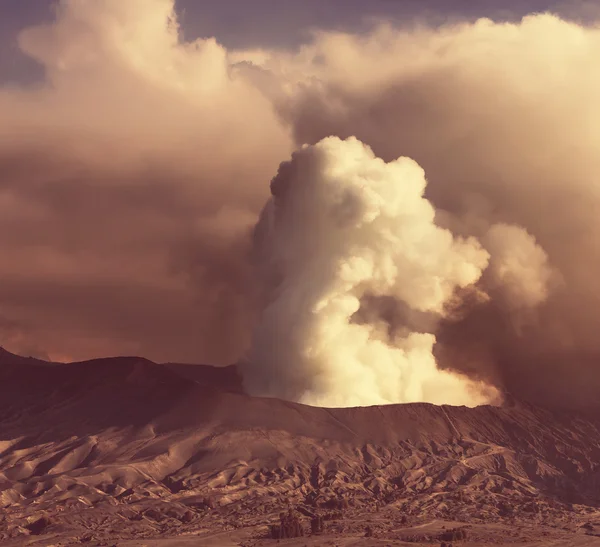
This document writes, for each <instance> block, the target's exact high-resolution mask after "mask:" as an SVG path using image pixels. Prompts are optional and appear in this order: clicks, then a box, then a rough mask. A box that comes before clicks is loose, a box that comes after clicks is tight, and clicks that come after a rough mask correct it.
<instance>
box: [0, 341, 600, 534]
mask: <svg viewBox="0 0 600 547" xmlns="http://www.w3.org/2000/svg"><path fill="white" fill-rule="evenodd" d="M599 465H600V416H591V415H583V414H577V413H573V412H567V411H564V410H561V411H558V410H548V409H542V408H538V407H535V406H533V405H529V404H526V403H521V402H516V401H512V402H509V403H507V404H505V405H504V407H502V408H495V407H479V408H474V409H468V408H466V407H449V406H444V407H437V406H433V405H429V404H411V405H391V406H385V407H368V408H350V409H324V408H314V407H308V406H303V405H299V404H294V403H290V402H285V401H280V400H276V399H260V398H252V397H249V396H247V395H245V394H244V393H243V392H242V390H241V382H240V379H239V376H238V374H237V371H236V370H235V367H227V368H223V369H217V368H213V367H206V366H201V365H197V366H196V365H177V364H166V365H161V364H156V363H153V362H151V361H148V360H145V359H140V358H135V357H123V358H113V359H101V360H94V361H88V362H82V363H72V364H51V363H45V362H41V361H36V360H34V359H23V358H18V357H17V356H11V354H9V353H8V352H6V351H3V352H2V353H1V354H0V505H1V506H2V507H3V515H4V516H3V518H2V519H0V537H2V538H4V540H5V542H6V545H23V544H24V543H23V542H24V541H25V539H26V540H27V542H32V544H39V545H46V544H50V543H51V542H56V541H58V538H62V541H65V539H64V538H72V539H73V538H84V539H89V540H90V541H92V544H94V543H93V542H94V541H96V542H99V543H102V542H103V541H104V542H106V541H113V542H114V541H116V540H117V539H119V540H120V541H122V542H125V541H126V540H131V541H134V540H136V539H140V538H155V539H156V538H160V537H162V538H174V537H180V538H181V537H183V536H182V534H190V533H191V534H193V536H190V537H196V538H197V537H198V536H201V537H204V538H205V539H204V543H201V544H209V543H208V542H209V537H210V538H214V537H215V534H217V533H220V534H223V533H225V532H226V533H227V534H229V536H231V537H238V536H239V537H240V538H246V539H244V541H246V542H247V541H251V540H250V539H248V538H249V537H250V538H252V537H254V538H255V539H254V540H252V541H254V542H259V541H263V540H261V539H260V537H262V536H264V535H265V533H266V526H267V525H269V524H272V523H275V522H278V519H279V517H278V515H279V512H280V511H281V510H285V509H287V507H288V506H289V504H292V505H293V506H294V508H295V510H297V511H300V513H301V514H302V515H303V518H304V519H305V520H306V526H307V527H308V528H309V526H308V523H309V521H310V519H311V518H313V517H315V516H316V515H317V514H321V515H323V516H325V517H327V518H329V519H330V520H329V521H328V533H330V534H333V536H332V537H338V538H342V537H351V538H352V537H354V538H360V537H362V536H364V532H365V528H366V526H367V524H365V523H366V522H368V521H367V520H366V519H371V521H370V522H371V524H368V525H369V526H371V528H372V529H374V536H375V537H379V538H384V539H385V540H386V541H388V543H387V544H397V545H401V544H403V543H402V540H403V539H404V540H406V539H411V538H412V539H414V540H419V541H420V540H423V541H425V539H426V537H437V536H436V534H437V535H439V534H442V533H443V532H442V531H441V530H442V529H441V528H440V527H441V526H442V523H444V524H443V525H444V526H448V527H450V526H452V525H454V524H455V525H456V526H466V525H469V526H470V527H471V531H470V537H471V539H472V541H475V542H477V541H480V540H481V541H488V540H490V541H491V540H492V539H493V538H494V537H496V538H498V537H503V538H504V540H506V539H507V538H508V537H509V536H507V534H513V535H514V534H516V535H515V537H514V539H515V541H516V540H517V539H518V538H521V539H527V537H531V538H532V539H533V538H535V537H536V535H537V534H538V533H540V532H536V530H538V531H540V530H543V531H544V533H546V534H547V536H548V538H559V539H560V538H565V537H569V538H577V541H580V540H585V541H588V540H589V541H592V540H593V541H596V540H599V541H600V537H596V536H595V534H596V531H595V530H596V529H595V527H594V519H595V518H596V511H597V510H596V508H597V507H598V506H600V472H599V471H598V469H599ZM41 517H47V519H48V520H47V521H42V523H41V524H40V526H41V528H42V529H41V533H40V534H33V535H32V534H31V530H29V529H27V525H28V524H30V523H31V522H33V521H36V520H37V519H40V518H41ZM333 517H335V518H333ZM436 523H437V524H436ZM453 523H454V524H453ZM598 523H599V524H600V515H599V516H598ZM584 525H586V526H585V527H584ZM436 526H438V528H439V529H436ZM432 527H433V528H432ZM494 527H495V528H494ZM503 527H506V528H503ZM430 529H431V530H430ZM598 529H599V533H600V527H599V528H598ZM428 530H429V531H428ZM34 531H37V530H35V526H34ZM236 534H237V535H236ZM244 534H245V535H244ZM519 534H520V535H519ZM86 535H87V536H86ZM229 536H227V537H228V539H227V541H233V539H231V538H230V537H229ZM186 537H187V536H186ZM220 537H221V540H219V541H225V539H223V537H225V536H220ZM52 538H54V539H52ZM148 540H149V539H148ZM148 540H145V541H148ZM164 541H167V539H164ZM211 541H212V540H211ZM241 541H242V540H241V539H240V541H239V542H238V543H231V544H232V545H236V544H241V543H240V542H241ZM264 541H267V540H264ZM290 541H292V540H290ZM315 541H316V540H315ZM361 541H376V539H372V540H366V539H365V540H361ZM392 541H396V542H397V543H390V542H392ZM569 541H575V540H574V539H570V540H569ZM242 543H243V542H242ZM2 544H3V545H4V543H2ZM109 544H112V543H109ZM126 544H128V543H119V545H126ZM220 544H223V545H225V544H227V543H215V545H220ZM302 544H303V545H304V543H302ZM366 544H370V543H365V545H366ZM375 544H378V543H373V545H375ZM472 544H473V545H476V544H478V543H472ZM532 544H534V543H532ZM548 544H550V543H548ZM582 544H584V543H582ZM131 545H134V543H131ZM182 545H183V544H182ZM314 545H320V543H318V542H317V543H314Z"/></svg>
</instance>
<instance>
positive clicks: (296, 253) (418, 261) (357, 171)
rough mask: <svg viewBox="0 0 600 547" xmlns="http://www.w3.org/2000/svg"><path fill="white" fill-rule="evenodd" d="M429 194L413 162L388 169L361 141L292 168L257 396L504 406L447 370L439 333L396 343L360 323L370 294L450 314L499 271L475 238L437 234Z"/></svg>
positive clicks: (272, 235)
mask: <svg viewBox="0 0 600 547" xmlns="http://www.w3.org/2000/svg"><path fill="white" fill-rule="evenodd" d="M425 186H426V180H425V175H424V172H423V170H422V169H421V168H420V167H419V165H418V164H417V163H415V162H414V161H413V160H411V159H408V158H399V159H397V160H396V161H393V162H390V163H385V162H384V161H383V160H381V159H379V158H377V157H375V156H374V154H373V152H372V151H371V149H370V148H369V147H368V146H366V145H364V144H363V143H361V142H360V141H358V140H357V139H355V138H349V139H347V140H345V141H342V140H340V139H338V138H335V137H329V138H326V139H324V140H322V141H321V142H319V143H318V144H317V145H315V146H305V147H303V148H302V149H301V150H300V151H298V152H296V153H295V154H293V156H292V160H291V162H286V163H283V164H282V165H281V166H280V169H279V172H278V174H277V176H276V177H275V178H274V179H273V181H272V183H271V189H272V193H273V197H272V199H271V201H270V202H269V203H268V204H267V207H266V208H265V210H264V212H263V217H262V219H261V222H260V224H259V226H258V227H257V234H256V245H257V248H256V252H257V261H258V263H259V271H260V275H261V276H262V281H263V283H264V284H265V286H266V287H269V289H270V290H268V291H267V303H266V306H265V309H264V312H263V315H262V318H261V321H260V324H259V325H258V327H257V328H256V331H255V337H254V345H253V349H252V351H251V354H250V356H249V359H248V363H247V365H246V367H245V369H244V375H245V381H246V387H247V388H248V390H249V391H250V392H251V393H253V394H256V395H266V396H275V397H281V398H285V399H291V400H296V401H299V402H303V403H307V404H312V405H319V406H358V405H370V404H386V403H401V402H415V401H425V402H432V403H450V404H465V405H471V406H472V405H477V404H482V403H486V402H489V401H492V400H493V399H495V398H496V395H497V394H496V392H495V390H493V389H492V388H489V387H488V386H485V385H482V384H478V383H475V382H473V381H471V380H469V379H467V378H466V377H462V376H459V375H457V374H454V373H450V372H447V371H442V370H439V369H438V368H437V366H436V362H435V358H434V356H433V353H432V350H433V346H434V344H435V336H434V335H433V334H428V333H419V332H411V333H408V334H407V335H405V336H403V337H402V338H401V339H395V340H390V339H389V337H388V335H387V333H386V332H384V331H383V330H382V329H381V328H380V327H379V326H378V325H372V324H358V323H356V322H353V321H352V318H353V315H354V314H355V313H356V312H357V311H358V310H359V308H360V302H361V298H363V297H364V296H367V295H369V296H371V295H372V296H392V297H394V298H395V299H398V300H401V301H402V302H404V303H405V304H406V305H407V306H408V307H409V308H411V309H414V310H417V311H422V312H433V313H436V314H443V312H444V305H445V304H446V303H447V302H448V301H449V300H450V299H451V298H452V296H453V294H454V292H455V290H456V289H457V288H463V287H467V286H469V285H472V284H473V283H475V282H476V281H477V280H478V279H479V278H480V276H481V273H482V270H483V269H484V268H485V267H486V266H487V263H488V258H489V255H488V253H487V251H485V250H484V249H483V248H482V247H481V246H480V245H479V243H478V242H477V241H476V240H475V239H460V238H454V237H453V235H452V234H451V232H449V231H448V230H445V229H442V228H439V227H438V226H436V224H435V223H434V216H435V211H434V209H433V207H432V205H431V204H430V203H429V202H428V201H427V200H426V199H425V198H424V197H423V192H424V190H425Z"/></svg>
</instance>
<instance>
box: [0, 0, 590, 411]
mask: <svg viewBox="0 0 600 547" xmlns="http://www.w3.org/2000/svg"><path fill="white" fill-rule="evenodd" d="M142 4H143V7H142ZM20 46H21V48H22V49H23V50H24V51H25V52H26V53H27V54H28V55H30V56H31V57H33V58H34V59H36V60H37V61H39V62H40V63H42V64H43V66H44V68H45V71H46V78H45V81H44V82H43V84H41V85H36V86H28V87H15V86H12V87H5V88H2V89H1V90H0V116H1V117H2V120H3V123H2V125H1V126H0V166H1V169H0V172H1V173H2V174H1V176H0V250H1V252H2V257H3V260H2V261H1V263H0V335H1V336H2V337H3V339H4V343H5V345H6V346H7V347H8V348H9V349H13V350H15V351H29V352H32V351H34V349H35V351H38V350H39V351H40V352H42V351H43V352H46V353H47V354H49V355H50V356H54V357H61V356H64V357H65V358H72V359H83V358H86V357H93V356H98V355H107V354H115V353H121V354H122V353H138V354H143V355H146V356H148V357H150V358H153V359H157V360H187V361H208V362H213V363H216V364H224V363H229V362H233V361H235V360H238V359H240V358H243V359H244V360H245V361H250V362H251V365H247V367H248V368H247V369H246V370H247V374H246V380H247V384H248V386H249V388H250V389H252V390H253V391H254V392H256V393H267V394H276V395H278V396H285V397H288V398H292V399H295V400H305V401H308V402H312V403H321V402H322V403H324V404H329V403H333V404H357V403H359V404H366V403H372V402H388V401H389V402H400V401H405V400H430V401H434V402H465V403H475V402H477V401H479V400H481V397H483V399H485V400H490V398H493V389H492V391H486V390H483V391H482V387H481V386H482V384H481V382H485V383H486V385H491V386H494V387H495V388H496V389H498V390H500V391H502V392H509V393H512V394H514V395H517V396H521V397H527V398H530V399H535V400H539V401H542V402H551V403H555V404H564V405H576V404H577V405H592V404H593V405H597V403H598V397H597V393H598V392H599V391H598V390H599V388H600V370H599V366H598V362H599V357H600V345H599V342H598V336H597V335H596V325H597V324H599V320H600V317H599V315H600V312H599V311H598V310H599V309H600V306H598V300H599V299H600V298H599V297H600V292H599V289H598V284H597V283H596V271H597V269H598V266H600V250H599V248H598V246H597V244H596V239H597V232H599V228H600V226H599V220H598V218H600V217H599V215H598V210H600V186H598V183H597V181H596V179H597V174H598V173H600V156H599V155H598V154H597V150H598V148H599V145H600V129H599V128H600V103H598V101H597V100H596V97H597V96H599V94H600V78H599V77H598V76H597V70H596V66H597V61H598V60H599V59H600V30H598V28H596V27H593V26H588V27H584V26H582V25H578V24H575V23H571V22H566V21H564V20H561V19H560V18H558V17H556V16H553V15H549V14H543V15H532V16H529V17H527V18H525V19H524V20H523V21H521V22H519V23H510V24H509V23H494V22H493V21H490V20H480V21H477V22H475V23H464V24H454V25H448V26H444V27H439V28H427V27H422V26H420V27H419V26H415V27H414V28H412V29H409V28H406V27H404V28H403V29H397V28H394V27H391V26H386V25H381V26H378V27H375V28H374V29H373V30H372V31H371V32H369V33H366V34H360V35H352V34H343V33H335V32H323V33H320V34H317V35H316V36H315V37H314V39H313V40H312V41H311V42H310V43H307V44H305V45H304V46H302V47H301V48H299V49H298V50H295V51H283V50H266V49H265V50H253V51H252V52H246V51H227V50H225V49H224V48H223V47H222V46H220V45H219V43H218V42H217V40H215V39H211V38H207V39H203V40H199V41H197V42H194V43H185V42H183V41H182V40H181V39H180V36H179V33H178V27H177V21H176V17H175V13H174V9H173V2H172V1H170V0H131V1H129V2H121V1H120V0H94V1H92V0H89V1H86V0H79V1H75V0H63V1H61V2H60V3H59V4H58V8H57V14H56V21H55V22H54V23H52V24H50V25H48V26H43V27H36V28H32V29H27V30H25V31H24V32H23V33H22V34H21V36H20ZM332 136H333V137H334V138H333V139H327V138H328V137H332ZM351 137H354V138H355V139H350V140H346V139H349V138H351ZM323 139H326V140H324V141H323ZM318 143H320V144H318ZM304 144H308V145H312V146H309V147H307V148H301V147H302V145H304ZM294 149H300V150H299V152H297V154H296V155H294V156H293V159H292V160H291V162H289V163H284V164H282V166H281V167H280V169H279V174H278V175H277V176H276V177H275V181H279V182H274V184H273V188H274V191H275V195H274V196H273V197H272V198H271V201H269V202H268V205H267V206H266V208H265V210H264V212H263V214H262V216H261V219H262V220H261V222H260V223H259V225H258V227H257V228H256V230H254V233H253V229H254V226H255V224H256V223H257V221H258V219H259V215H260V212H261V210H262V209H263V207H264V204H265V203H266V202H267V201H268V200H269V185H268V181H269V180H271V179H272V177H273V176H274V174H275V173H277V170H278V165H279V164H280V163H281V162H282V161H284V162H285V161H287V160H288V159H289V158H290V155H291V153H292V151H293V150H294ZM378 158H380V159H378ZM398 158H405V159H401V160H398ZM409 158H410V159H409ZM423 171H424V174H423ZM386 181H387V182H386ZM278 187H279V190H277V188H278ZM277 192H282V193H281V194H279V195H277ZM344 195H348V196H349V197H348V198H347V199H348V201H347V202H343V203H342V202H339V201H336V200H337V199H338V198H339V199H341V197H340V196H344ZM289 196H294V198H293V203H292V198H290V197H289ZM335 196H337V197H335ZM377 196H379V197H377ZM397 196H399V197H397ZM278 203H279V205H278ZM281 210H283V211H287V212H286V213H285V214H284V213H281V212H277V211H281ZM411 211H412V212H414V214H412V216H411V214H408V212H411ZM336 215H338V216H336ZM407 215H408V216H407ZM267 219H271V220H267ZM269 222H270V223H272V225H273V226H277V227H278V229H279V232H277V231H270V230H269V229H267V228H266V227H265V226H269V224H268V223H269ZM409 227H410V228H409ZM373 228H377V230H373ZM413 229H414V230H415V231H413ZM341 233H343V234H345V235H348V236H349V239H348V240H347V242H346V243H342V239H340V238H341V236H340V234H341ZM417 235H419V237H418V238H417V239H415V237H416V236H417ZM419 238H420V239H419ZM344 241H346V240H344ZM417 242H418V244H417ZM269 245H271V246H269ZM292 249H294V252H293V253H292ZM326 249H327V250H326ZM424 249H428V252H427V253H425V252H424ZM361 257H362V258H361ZM343 264H346V266H343V267H342V265H343ZM321 267H322V268H323V269H322V270H319V268H321ZM305 268H306V269H305ZM311 268H312V270H311ZM411 268H412V270H411ZM290 272H291V274H293V275H292V276H291V277H290ZM465 272H467V273H465ZM310 276H313V277H310ZM308 279H316V280H317V281H316V282H315V283H312V282H311V283H308V284H307V280H308ZM340 287H341V288H340ZM277 303H279V304H277ZM277 306H279V307H277ZM285 309H290V310H292V309H293V311H294V313H293V314H289V315H286V312H285ZM324 310H325V311H324ZM282 314H283V315H282ZM324 317H327V321H326V322H324V319H323V318H324ZM328 321H331V323H328ZM285 325H288V326H290V329H288V330H286V329H285ZM326 325H333V327H332V328H331V329H329V327H326ZM291 327H293V328H291ZM367 332H368V333H369V336H368V337H366V335H365V333H367ZM253 337H254V342H253V341H252V339H253ZM384 342H385V343H384ZM434 342H435V343H434ZM11 344H12V346H11ZM269 344H271V347H270V348H269V347H268V345H269ZM336 344H340V346H339V350H336V347H337V346H336ZM382 344H383V345H382ZM273 345H275V347H273ZM278 345H279V346H278ZM364 348H368V351H367V350H365V349H364ZM371 350H373V351H378V352H380V355H379V358H370V357H368V355H370V353H369V352H370V351H371ZM434 360H435V362H434ZM414 363H418V366H417V365H414V366H413V364H414ZM435 363H437V365H436V364H435ZM338 365H339V366H338ZM332 367H336V368H335V370H336V371H340V372H339V375H340V376H339V378H342V379H344V382H347V383H346V384H344V382H339V381H338V376H337V375H338V373H337V372H336V374H335V375H332V370H334V368H332ZM250 371H251V372H250ZM457 378H459V379H460V382H459V384H460V385H458V384H456V383H455V380H456V379H457ZM352 383H354V384H356V388H355V389H350V388H348V386H349V385H351V384H352ZM340 386H343V387H340ZM340 390H341V391H340ZM369 393H370V394H371V395H369ZM491 393H492V395H491Z"/></svg>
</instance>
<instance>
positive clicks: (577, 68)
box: [253, 14, 600, 404]
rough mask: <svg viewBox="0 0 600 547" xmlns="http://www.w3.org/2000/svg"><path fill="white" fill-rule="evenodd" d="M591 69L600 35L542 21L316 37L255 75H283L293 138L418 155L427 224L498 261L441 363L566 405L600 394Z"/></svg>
mask: <svg viewBox="0 0 600 547" xmlns="http://www.w3.org/2000/svg"><path fill="white" fill-rule="evenodd" d="M282 59H284V60H282ZM598 59H600V30H599V29H598V28H597V27H594V26H588V27H583V26H581V25H577V24H575V23H569V22H566V21H564V20H561V19H560V18H558V17H555V16H553V15H548V14H546V15H535V16H529V17H527V18H525V19H524V20H523V21H521V22H519V23H514V24H508V23H503V24H497V23H494V22H492V21H490V20H480V21H477V22H476V23H473V24H471V23H469V24H466V23H465V24H459V25H452V26H447V27H441V28H437V29H430V28H415V29H413V30H397V29H394V28H391V27H385V26H384V27H380V28H378V29H376V30H375V31H373V32H372V33H370V34H368V35H361V36H353V35H347V34H340V33H325V34H323V35H322V36H320V37H317V39H316V40H315V41H314V42H313V43H311V44H308V45H307V46H306V47H304V48H303V49H301V50H299V51H298V52H296V53H288V54H286V55H284V56H283V57H282V56H280V55H277V54H274V55H273V57H272V58H271V59H270V60H269V59H267V60H265V61H263V63H262V65H261V66H260V67H255V68H254V69H253V71H254V75H255V81H256V82H259V83H260V82H266V81H267V80H266V78H265V75H266V74H270V75H271V76H270V77H271V80H270V82H272V81H273V79H272V75H273V74H274V73H275V74H279V75H280V76H279V77H280V78H281V79H285V80H286V82H287V87H286V86H281V87H280V88H279V89H278V91H277V93H271V95H272V96H273V97H274V100H275V101H276V102H277V104H278V105H279V109H280V112H281V114H282V116H284V117H285V118H286V119H287V120H288V122H289V123H290V124H292V126H293V127H294V131H295V136H296V141H297V143H298V144H301V143H316V142H318V141H319V140H321V139H322V138H323V137H326V136H328V135H336V136H339V137H341V138H346V137H349V136H356V137H357V138H359V139H360V140H361V141H363V142H364V143H366V144H368V145H369V146H370V147H371V148H372V149H373V151H374V153H375V154H376V155H377V156H380V157H381V158H383V159H384V160H385V161H390V160H393V159H394V158H396V157H398V156H400V155H403V156H408V157H410V158H412V159H414V160H415V161H417V162H418V164H419V165H420V166H421V167H423V169H424V170H425V172H426V173H427V179H428V186H427V189H426V192H425V196H426V197H427V199H428V200H429V201H430V202H431V203H432V205H433V206H434V207H435V209H436V222H437V223H438V224H439V225H440V226H443V227H447V228H450V229H451V230H452V231H453V232H454V233H455V234H457V235H462V236H465V237H467V236H473V237H476V238H478V239H479V240H480V241H481V242H482V244H483V245H484V247H485V248H486V249H487V250H488V251H490V252H492V253H495V254H496V258H492V260H491V262H490V270H489V272H487V273H486V274H484V276H483V277H482V280H481V282H480V288H482V290H483V291H484V292H486V293H488V294H489V295H490V296H492V298H490V299H489V301H488V302H487V304H485V305H483V306H480V305H477V306H474V307H473V308H470V307H467V308H465V307H464V305H463V304H460V305H459V306H458V309H459V310H460V314H458V315H459V316H460V317H458V316H456V317H453V318H447V319H446V320H445V321H443V323H442V326H441V327H439V328H438V331H437V339H438V344H437V345H436V354H437V355H438V361H439V363H440V366H442V367H444V368H450V369H453V370H459V371H463V372H466V373H468V374H470V375H473V376H476V377H485V378H488V379H489V380H490V381H493V382H494V383H495V384H496V385H498V386H500V387H502V388H504V389H506V390H507V391H509V392H511V393H514V394H516V395H519V396H524V397H530V398H535V399H539V400H544V401H546V402H548V401H552V402H557V401H560V403H561V404H586V403H591V402H594V404H596V401H597V395H596V393H597V392H598V388H599V387H600V369H599V367H598V365H597V362H598V357H599V356H600V346H599V344H598V337H597V334H596V325H597V324H598V320H599V319H600V317H599V312H598V310H599V309H600V307H599V306H598V305H597V303H598V299H599V296H600V293H599V289H598V287H599V286H598V284H597V282H596V273H595V272H596V270H597V269H598V266H600V251H599V248H598V246H597V244H596V232H598V230H599V229H600V224H599V221H598V219H599V218H600V217H598V214H597V211H598V209H599V208H600V191H599V188H600V187H599V186H598V183H597V181H596V179H597V174H598V173H599V172H600V156H599V155H598V154H597V150H598V147H599V146H600V129H599V128H600V104H599V103H598V101H596V100H595V99H594V97H596V96H598V94H599V93H600V79H599V78H598V76H597V73H596V71H595V70H594V68H593V67H594V66H595V65H596V62H597V60H598ZM281 67H285V71H283V70H282V68H281ZM284 72H285V74H284ZM259 85H260V84H259ZM507 224H508V225H511V226H512V228H510V229H506V228H503V226H504V225H507ZM499 281H502V282H503V289H502V290H501V291H500V293H502V294H498V291H495V290H494V286H497V284H498V282H499ZM494 295H495V296H496V298H494V297H493V296H494ZM388 306H389V303H388ZM523 308H529V309H528V310H527V311H526V312H525V310H524V309H523ZM532 308H533V309H532ZM392 315H393V314H392Z"/></svg>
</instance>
